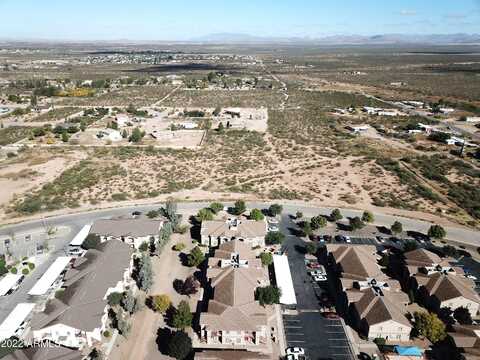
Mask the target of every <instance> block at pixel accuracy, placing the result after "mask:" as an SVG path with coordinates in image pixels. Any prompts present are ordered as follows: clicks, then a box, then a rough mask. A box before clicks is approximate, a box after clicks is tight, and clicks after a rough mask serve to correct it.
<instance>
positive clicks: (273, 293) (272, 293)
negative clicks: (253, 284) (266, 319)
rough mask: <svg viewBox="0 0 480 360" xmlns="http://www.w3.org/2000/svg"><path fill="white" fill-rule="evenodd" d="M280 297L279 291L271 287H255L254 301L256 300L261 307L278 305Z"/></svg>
mask: <svg viewBox="0 0 480 360" xmlns="http://www.w3.org/2000/svg"><path fill="white" fill-rule="evenodd" d="M280 295H281V291H280V289H279V288H277V287H276V286H273V285H268V286H265V287H257V289H256V290H255V299H257V300H258V302H259V303H260V305H262V306H263V305H271V304H278V303H279V302H280Z"/></svg>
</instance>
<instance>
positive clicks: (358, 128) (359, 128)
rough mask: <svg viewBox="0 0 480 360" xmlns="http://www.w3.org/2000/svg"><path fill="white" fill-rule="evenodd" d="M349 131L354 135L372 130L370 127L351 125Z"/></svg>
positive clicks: (348, 127)
mask: <svg viewBox="0 0 480 360" xmlns="http://www.w3.org/2000/svg"><path fill="white" fill-rule="evenodd" d="M347 129H348V130H350V131H352V132H353V133H354V134H360V133H362V132H365V131H368V129H370V126H368V125H349V126H347Z"/></svg>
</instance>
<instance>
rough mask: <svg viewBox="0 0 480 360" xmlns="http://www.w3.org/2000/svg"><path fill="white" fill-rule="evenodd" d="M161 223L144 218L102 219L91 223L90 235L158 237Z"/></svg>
mask: <svg viewBox="0 0 480 360" xmlns="http://www.w3.org/2000/svg"><path fill="white" fill-rule="evenodd" d="M162 224H163V222H162V221H161V220H151V219H145V218H138V219H122V218H118V219H102V220H97V221H95V222H94V223H93V225H92V228H91V229H90V233H91V234H97V235H100V236H113V237H122V236H131V237H143V236H153V235H158V232H159V231H160V227H161V226H162Z"/></svg>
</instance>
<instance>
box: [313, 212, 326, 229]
mask: <svg viewBox="0 0 480 360" xmlns="http://www.w3.org/2000/svg"><path fill="white" fill-rule="evenodd" d="M310 225H311V226H312V229H313V230H318V229H321V228H324V227H325V226H327V219H325V216H322V215H318V216H314V217H312V219H311V220H310Z"/></svg>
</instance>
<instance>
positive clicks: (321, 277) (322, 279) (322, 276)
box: [313, 275, 327, 282]
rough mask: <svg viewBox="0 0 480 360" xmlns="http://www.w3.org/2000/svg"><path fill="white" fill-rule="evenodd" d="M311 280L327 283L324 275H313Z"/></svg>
mask: <svg viewBox="0 0 480 360" xmlns="http://www.w3.org/2000/svg"><path fill="white" fill-rule="evenodd" d="M313 280H315V281H317V282H321V281H327V276H326V275H315V276H314V277H313Z"/></svg>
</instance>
